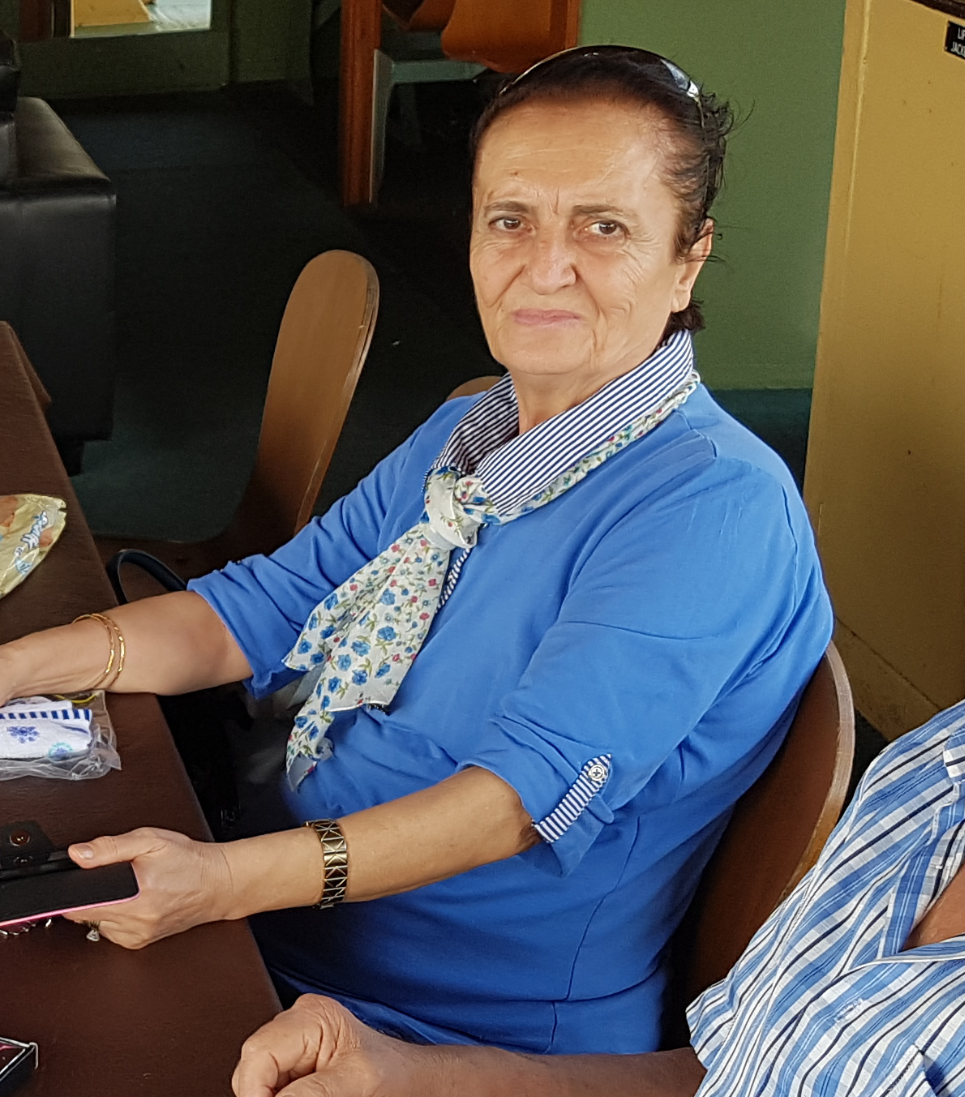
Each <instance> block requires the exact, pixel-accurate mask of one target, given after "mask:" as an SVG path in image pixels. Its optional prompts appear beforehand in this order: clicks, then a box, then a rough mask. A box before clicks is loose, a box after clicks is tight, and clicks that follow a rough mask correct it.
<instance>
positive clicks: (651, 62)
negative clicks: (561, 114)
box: [499, 46, 704, 129]
mask: <svg viewBox="0 0 965 1097" xmlns="http://www.w3.org/2000/svg"><path fill="white" fill-rule="evenodd" d="M608 56H609V57H625V58H627V59H628V60H630V61H633V62H634V64H636V65H638V66H639V67H640V68H642V69H652V70H653V72H654V74H655V75H656V76H657V78H658V81H659V83H661V84H663V85H664V86H665V87H667V86H672V87H673V88H674V90H675V91H677V92H679V93H680V94H681V95H683V96H685V97H686V98H687V99H689V100H691V102H692V103H693V104H694V105H695V106H696V108H697V116H698V118H699V120H700V128H701V129H703V128H704V108H703V104H702V103H701V99H700V88H699V87H698V85H697V83H696V81H694V80H693V79H692V78H691V77H690V76H688V75H687V73H685V72H684V70H683V69H682V68H680V66H679V65H675V64H674V63H673V61H669V60H668V59H667V58H666V57H661V56H660V54H659V53H651V51H650V50H644V49H637V48H636V47H635V46H574V47H573V48H572V49H568V50H561V51H560V52H559V53H553V54H550V56H549V57H544V58H543V59H542V60H541V61H537V62H536V64H535V65H530V67H529V68H528V69H526V71H525V72H521V73H520V74H519V76H516V77H514V78H513V79H512V80H510V81H509V83H507V84H504V85H503V87H502V88H501V89H500V92H499V94H500V95H504V94H505V93H506V92H508V91H509V90H510V88H515V87H517V86H518V85H519V84H520V83H522V82H523V81H525V80H528V79H529V78H530V77H531V76H532V75H533V73H535V72H540V71H545V70H546V68H547V67H548V66H550V65H553V64H555V63H556V62H557V61H559V60H561V59H562V58H569V57H608ZM668 77H669V83H668Z"/></svg>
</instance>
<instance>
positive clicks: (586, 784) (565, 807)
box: [533, 754, 613, 842]
mask: <svg viewBox="0 0 965 1097" xmlns="http://www.w3.org/2000/svg"><path fill="white" fill-rule="evenodd" d="M612 758H613V756H612V755H611V754H601V755H600V757H599V758H591V759H590V760H589V762H587V763H586V765H585V766H584V767H583V768H582V769H581V770H580V775H579V777H577V779H576V780H575V781H574V782H573V784H572V785H570V787H569V789H568V790H567V792H566V795H565V796H564V797H563V799H562V800H560V802H559V804H557V806H556V807H555V808H554V810H553V811H551V812H550V813H549V815H547V816H546V818H545V819H541V820H540V821H539V822H538V823H534V824H533V827H534V828H535V830H536V833H537V834H538V835H539V836H540V837H541V838H542V839H543V841H544V842H556V841H559V839H560V838H562V837H563V835H564V834H565V833H566V832H567V831H568V830H569V829H570V827H571V826H572V825H573V824H574V823H575V822H576V820H577V819H579V817H580V816H581V815H582V814H583V812H584V811H586V809H587V807H588V806H589V803H590V801H591V800H592V799H593V797H594V796H596V795H597V793H598V792H600V791H601V790H602V788H603V786H604V785H605V784H606V782H607V778H608V777H609V776H610V762H611V760H612Z"/></svg>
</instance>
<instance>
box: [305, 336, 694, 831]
mask: <svg viewBox="0 0 965 1097" xmlns="http://www.w3.org/2000/svg"><path fill="white" fill-rule="evenodd" d="M699 382H700V378H699V377H698V376H697V374H696V372H695V371H694V369H693V348H692V343H691V340H690V336H689V334H688V333H686V332H678V333H676V334H675V335H674V336H672V337H671V338H670V339H669V340H668V341H667V342H666V343H665V344H664V345H663V346H661V347H660V348H659V349H658V350H657V351H656V352H655V353H654V354H653V355H652V356H651V357H650V358H649V359H648V360H647V361H646V362H644V363H643V365H641V366H639V367H637V369H636V370H633V371H631V372H630V373H629V374H625V375H624V376H623V377H619V378H617V379H616V380H615V381H612V382H610V384H609V385H606V386H604V388H602V389H601V390H600V391H599V392H598V393H596V394H594V396H592V397H590V399H588V400H586V401H584V402H583V403H582V404H579V405H577V407H575V408H572V409H570V410H569V411H567V412H563V413H562V414H560V415H558V416H555V417H554V418H553V419H550V420H547V421H546V422H545V423H542V424H540V425H539V426H537V427H535V428H533V429H532V430H531V431H527V432H526V433H525V434H523V435H518V434H517V433H515V432H516V429H517V424H518V414H517V412H516V401H515V393H514V392H513V389H512V382H511V380H510V379H509V378H508V377H507V378H505V379H504V380H503V381H501V382H499V384H498V385H496V386H494V388H493V389H492V390H491V391H490V392H489V393H488V394H487V395H486V396H485V397H483V398H482V399H481V400H480V401H479V402H478V403H477V404H475V405H473V407H472V408H470V410H469V412H468V413H467V415H466V416H464V417H463V419H462V420H460V422H459V423H458V424H457V425H456V428H455V430H454V431H453V434H452V436H451V437H450V440H449V442H448V443H447V444H446V447H445V448H444V449H443V452H442V454H441V455H440V457H439V459H438V460H437V462H436V465H435V466H434V467H433V468H432V470H430V472H429V474H428V476H427V478H426V489H425V512H424V513H423V516H422V519H421V520H420V521H419V522H418V523H417V524H416V525H415V526H413V527H412V529H410V530H408V531H407V532H406V533H404V534H402V536H401V537H399V538H398V539H397V540H396V541H394V542H393V543H392V544H391V545H390V546H389V547H388V548H387V549H386V550H385V551H384V552H383V553H381V554H380V555H379V556H377V557H376V558H375V559H374V560H372V561H371V562H370V563H369V564H366V565H365V567H363V568H361V569H359V571H357V572H356V573H355V574H354V575H352V576H351V577H350V578H349V579H348V580H347V581H346V582H344V583H343V584H342V585H341V586H340V587H338V588H337V589H336V590H334V591H332V593H331V594H329V595H328V597H327V598H325V599H324V600H323V601H322V602H321V603H320V604H319V605H318V606H316V608H315V609H314V610H313V611H312V613H311V614H310V616H309V618H308V621H307V623H306V625H305V628H304V629H303V631H302V633H301V635H300V636H299V638H298V640H297V642H296V643H295V646H294V647H293V648H292V650H291V651H290V652H289V654H288V655H287V656H286V658H285V663H286V665H287V666H289V667H291V668H292V669H293V670H299V671H303V672H311V671H314V675H315V676H316V681H315V685H314V688H313V691H312V694H311V695H310V696H309V698H308V700H307V701H306V702H305V704H304V705H303V706H302V708H301V710H300V712H299V713H298V715H297V716H296V718H295V727H294V729H293V731H292V734H291V736H290V738H289V741H288V756H287V765H288V772H289V780H290V782H291V783H292V785H293V786H297V784H298V783H300V781H301V780H302V779H303V778H304V777H305V776H307V774H308V773H310V772H311V770H312V769H313V768H314V764H315V763H316V762H317V761H322V760H324V759H325V758H327V757H329V756H330V754H331V743H330V741H329V740H328V738H327V737H326V736H325V734H324V733H325V729H326V728H327V727H328V726H329V725H330V724H331V722H332V719H333V714H334V713H335V712H342V711H345V710H348V709H353V708H358V707H359V706H361V705H366V704H375V705H386V704H388V703H389V702H390V701H391V700H392V698H393V697H394V696H395V694H396V691H397V690H398V688H399V686H400V684H401V682H402V679H403V678H404V677H405V674H406V672H407V671H408V669H409V667H410V666H411V664H412V660H413V659H414V658H415V656H416V655H417V654H418V652H419V649H420V648H421V646H422V643H423V641H424V640H425V638H426V634H427V633H428V631H429V627H430V625H431V624H432V620H433V617H434V616H435V614H436V612H437V611H438V609H439V606H440V602H441V600H442V599H441V595H442V592H443V588H444V586H445V585H447V584H446V573H447V571H448V569H449V562H450V554H451V553H452V551H453V550H454V549H462V550H464V552H463V559H464V554H465V552H467V551H468V550H470V549H471V548H472V547H473V545H475V543H476V536H477V533H478V530H479V528H480V526H482V525H487V524H504V523H506V522H511V521H514V520H515V519H517V518H521V517H523V516H524V515H526V514H530V513H531V512H532V511H534V510H536V509H537V508H539V507H542V506H545V505H546V504H547V503H550V502H552V501H553V500H554V499H556V498H558V497H559V496H560V495H562V494H563V493H564V492H565V491H567V490H568V489H569V488H571V487H572V486H573V485H574V484H577V483H579V481H580V480H582V479H583V478H584V477H585V476H587V475H588V474H589V473H590V472H592V471H593V469H595V468H598V467H599V466H600V465H601V464H603V462H604V461H606V460H607V459H608V458H609V457H612V456H613V455H614V454H616V453H619V452H620V451H621V450H623V449H624V448H626V447H627V446H628V445H630V444H631V443H632V442H634V441H636V440H637V439H639V438H642V437H643V436H644V435H645V434H647V433H649V432H650V431H651V430H653V429H654V427H656V426H657V425H658V424H659V423H661V422H662V421H663V420H664V419H665V418H666V417H667V416H668V415H670V413H671V412H672V411H674V410H675V409H676V408H678V407H680V406H681V404H683V403H684V402H685V401H686V400H687V398H688V397H689V396H690V395H691V393H692V392H693V391H694V390H695V389H696V387H697V385H698V384H699ZM487 405H488V408H487ZM628 415H629V418H628ZM507 435H509V436H508V437H507ZM517 448H519V449H521V450H522V451H523V452H521V453H519V454H516V455H515V457H514V453H513V451H515V450H516V449H517ZM480 458H481V460H480ZM454 460H457V461H458V462H459V464H456V465H453V464H452V463H451V462H453V461H454ZM469 470H472V471H471V473H470V474H466V473H467V472H468V471H469ZM461 562H462V560H460V563H461ZM448 593H449V592H448V591H447V594H448ZM603 761H605V762H606V765H607V767H608V765H609V759H605V760H604V759H599V760H598V759H594V763H600V762H603ZM591 764H592V763H588V765H591ZM584 768H586V767H584ZM574 787H575V786H574ZM600 787H602V783H601V784H600ZM597 791H598V790H597ZM561 806H562V805H561ZM584 806H585V805H584ZM557 810H559V809H557ZM581 810H582V809H581ZM554 814H555V813H554ZM548 818H551V817H548ZM549 829H553V828H552V825H550V828H549ZM564 829H565V828H564Z"/></svg>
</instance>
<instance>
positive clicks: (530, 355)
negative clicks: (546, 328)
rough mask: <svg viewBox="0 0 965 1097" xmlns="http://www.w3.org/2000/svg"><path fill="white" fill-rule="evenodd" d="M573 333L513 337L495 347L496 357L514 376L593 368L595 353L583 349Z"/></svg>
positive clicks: (570, 373)
mask: <svg viewBox="0 0 965 1097" xmlns="http://www.w3.org/2000/svg"><path fill="white" fill-rule="evenodd" d="M579 342H580V341H579V340H577V339H575V338H574V336H573V333H572V332H570V333H561V334H553V335H550V334H547V333H543V335H542V337H541V338H540V339H538V340H537V339H514V340H513V341H512V342H511V343H509V344H503V345H501V346H499V347H496V348H494V349H493V357H495V358H496V360H497V361H499V362H501V363H502V364H503V365H504V366H505V367H506V369H508V370H509V372H510V373H511V374H513V376H514V377H516V376H519V377H525V376H530V377H534V378H536V377H560V378H563V377H568V376H573V375H575V374H579V373H581V372H583V371H584V370H587V371H588V370H590V369H591V368H592V367H591V362H592V356H591V354H590V352H589V349H587V350H586V352H585V353H584V352H583V348H582V347H580V346H579Z"/></svg>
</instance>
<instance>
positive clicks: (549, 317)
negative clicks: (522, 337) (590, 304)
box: [513, 309, 580, 328]
mask: <svg viewBox="0 0 965 1097" xmlns="http://www.w3.org/2000/svg"><path fill="white" fill-rule="evenodd" d="M513 319H514V320H515V321H516V323H517V324H522V325H523V326H524V327H528V328H552V327H561V326H563V325H566V324H572V323H575V322H576V321H578V320H579V319H580V318H579V316H578V315H577V314H576V313H575V312H570V311H569V310H568V309H516V310H515V311H514V312H513Z"/></svg>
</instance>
